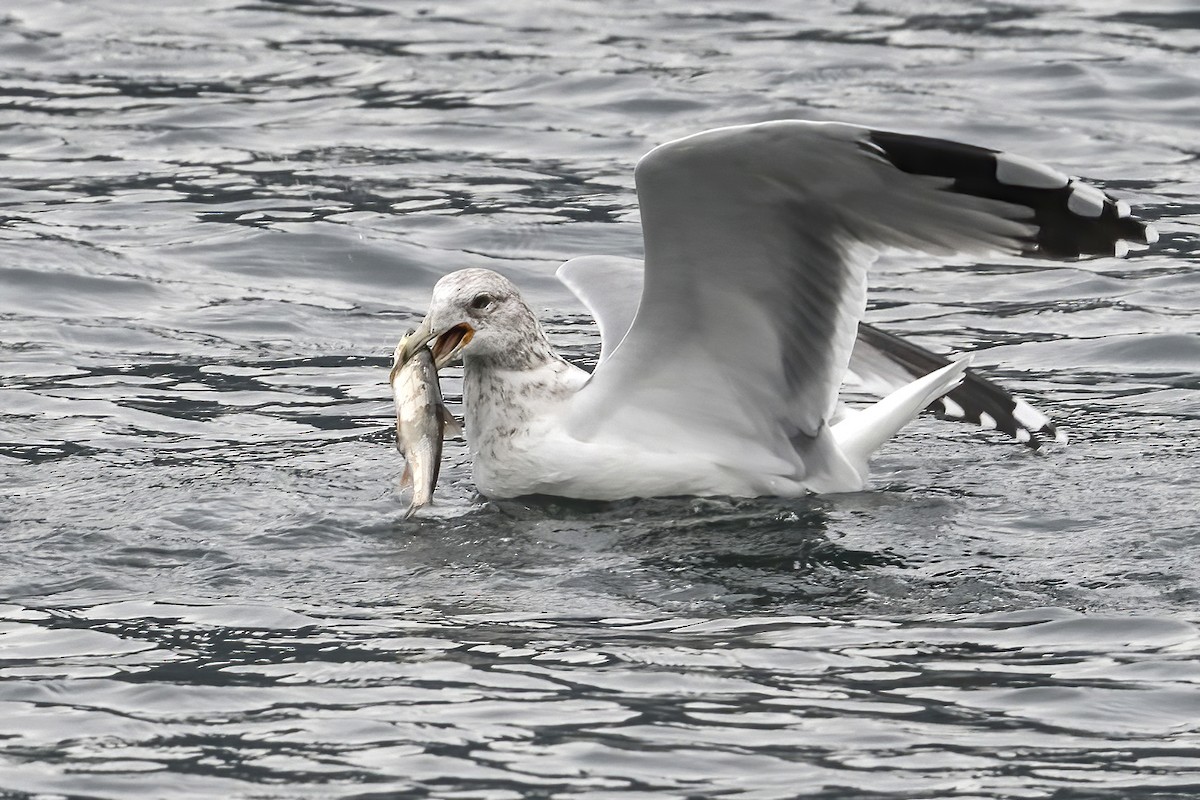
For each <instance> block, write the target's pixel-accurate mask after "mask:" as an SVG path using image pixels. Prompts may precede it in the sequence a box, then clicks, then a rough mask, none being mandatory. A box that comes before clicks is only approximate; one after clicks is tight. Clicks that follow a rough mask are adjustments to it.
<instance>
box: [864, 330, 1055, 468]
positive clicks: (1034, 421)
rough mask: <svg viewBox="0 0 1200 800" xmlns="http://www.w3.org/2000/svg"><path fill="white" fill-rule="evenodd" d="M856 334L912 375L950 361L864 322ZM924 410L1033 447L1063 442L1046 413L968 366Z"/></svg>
mask: <svg viewBox="0 0 1200 800" xmlns="http://www.w3.org/2000/svg"><path fill="white" fill-rule="evenodd" d="M858 338H859V340H860V341H861V342H862V343H863V344H865V345H867V346H868V347H870V348H873V349H874V350H876V351H878V352H880V353H883V354H885V355H886V356H887V358H888V359H889V360H890V361H892V362H893V363H895V364H897V365H898V366H900V367H901V368H902V369H903V370H904V371H905V372H907V373H908V374H909V375H910V376H912V377H913V378H914V379H915V378H919V377H921V376H923V375H927V374H929V373H930V372H933V371H934V370H937V369H941V368H942V367H944V366H945V365H947V364H949V363H950V361H949V360H948V359H946V358H944V357H942V356H939V355H938V354H936V353H934V352H931V351H929V350H926V349H925V348H923V347H921V346H920V345H916V344H913V343H912V342H910V341H908V340H907V339H902V338H900V337H899V336H897V335H895V334H894V333H888V332H887V331H884V330H881V329H879V328H876V327H875V326H874V325H869V324H867V323H865V322H860V323H859V325H858ZM856 346H857V345H856ZM926 411H927V412H931V413H934V414H937V415H938V416H940V417H943V418H945V419H952V420H958V421H962V422H970V423H973V424H975V425H978V426H980V427H982V428H986V429H994V430H998V431H1002V432H1003V433H1007V434H1008V435H1009V436H1011V437H1013V438H1014V439H1016V440H1018V441H1020V442H1023V443H1024V444H1026V445H1027V446H1029V447H1030V448H1032V449H1034V450H1037V449H1038V448H1040V447H1041V446H1042V444H1043V442H1046V441H1057V442H1065V441H1066V435H1065V434H1064V433H1063V432H1062V431H1060V430H1059V429H1058V428H1057V427H1056V426H1055V425H1054V423H1053V422H1051V421H1050V418H1049V417H1047V416H1046V415H1045V414H1043V413H1041V412H1040V411H1038V410H1037V409H1035V408H1033V407H1032V406H1030V405H1029V404H1028V403H1026V402H1025V401H1024V400H1021V399H1020V398H1017V397H1013V396H1012V395H1011V394H1010V393H1009V392H1008V391H1006V390H1005V389H1004V388H1002V387H1001V386H999V385H998V384H996V383H993V382H992V381H990V380H988V379H987V378H984V377H983V376H981V375H979V374H978V373H977V372H975V371H973V370H967V372H966V373H965V375H964V377H963V382H962V383H961V384H959V385H958V386H957V387H956V388H954V389H952V390H951V391H950V392H948V393H947V394H946V395H945V396H944V397H943V398H942V399H940V400H936V401H934V402H933V403H931V404H930V405H929V407H928V408H927V409H926Z"/></svg>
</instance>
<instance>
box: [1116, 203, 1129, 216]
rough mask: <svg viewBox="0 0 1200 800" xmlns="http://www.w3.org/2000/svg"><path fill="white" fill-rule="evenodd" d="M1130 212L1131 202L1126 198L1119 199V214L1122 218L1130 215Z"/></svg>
mask: <svg viewBox="0 0 1200 800" xmlns="http://www.w3.org/2000/svg"><path fill="white" fill-rule="evenodd" d="M1129 214H1130V209H1129V203H1126V202H1125V201H1124V200H1118V201H1117V216H1118V217H1121V218H1125V217H1128V216H1129Z"/></svg>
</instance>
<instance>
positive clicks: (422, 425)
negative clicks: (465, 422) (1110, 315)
mask: <svg viewBox="0 0 1200 800" xmlns="http://www.w3.org/2000/svg"><path fill="white" fill-rule="evenodd" d="M412 336H413V331H409V332H408V333H406V334H405V335H404V336H403V338H401V339H400V343H399V344H398V345H396V352H395V353H394V354H393V356H392V371H391V373H390V374H389V376H388V383H390V384H391V386H392V398H393V399H394V400H395V403H396V449H397V450H399V451H400V453H401V455H403V456H404V462H405V463H404V473H403V474H402V475H401V476H400V488H401V489H411V490H412V498H411V500H410V502H409V506H408V511H407V512H406V513H405V514H404V518H405V519H411V518H412V516H413V515H414V514H415V513H416V512H417V509H419V508H422V507H424V506H427V505H429V504H430V503H432V502H433V490H434V487H436V486H437V481H438V473H439V471H440V469H441V464H442V441H443V440H444V438H445V437H446V436H447V435H450V436H462V425H460V424H459V422H458V420H456V419H455V418H454V415H453V414H451V413H450V410H449V409H448V408H446V404H445V402H444V401H443V399H442V389H441V386H440V385H439V384H438V373H437V365H436V364H435V363H434V357H433V352H432V351H431V350H430V349H429V348H428V347H427V346H425V345H424V344H422V345H420V346H418V347H414V346H413V345H414V344H415V343H414V342H413V339H412Z"/></svg>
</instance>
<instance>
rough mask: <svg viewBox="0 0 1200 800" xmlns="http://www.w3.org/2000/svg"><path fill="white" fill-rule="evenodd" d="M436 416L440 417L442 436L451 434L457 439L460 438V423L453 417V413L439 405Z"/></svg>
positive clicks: (461, 427) (461, 432)
mask: <svg viewBox="0 0 1200 800" xmlns="http://www.w3.org/2000/svg"><path fill="white" fill-rule="evenodd" d="M438 416H440V417H441V418H442V436H443V437H447V436H453V437H455V438H457V439H461V438H462V435H463V426H462V423H461V422H459V421H458V420H457V419H455V418H454V415H453V414H451V413H450V409H448V408H446V407H445V406H444V405H439V406H438Z"/></svg>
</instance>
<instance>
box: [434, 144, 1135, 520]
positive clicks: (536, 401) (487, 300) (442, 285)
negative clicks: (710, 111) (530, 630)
mask: <svg viewBox="0 0 1200 800" xmlns="http://www.w3.org/2000/svg"><path fill="white" fill-rule="evenodd" d="M1060 178H1061V180H1060ZM1005 179H1008V180H1009V181H1011V182H1009V183H1006V182H1005ZM636 180H637V189H638V199H639V203H640V206H641V215H642V227H643V235H644V238H645V253H646V259H645V267H644V275H643V273H642V271H641V268H640V267H639V266H638V265H637V263H636V262H632V263H630V262H627V261H626V262H622V261H619V260H611V259H604V258H590V259H588V258H585V259H576V260H573V261H570V262H568V263H567V264H565V265H564V266H563V267H562V268H561V270H560V273H559V274H560V277H562V279H563V280H564V282H565V283H567V285H568V286H570V287H571V288H572V289H573V290H574V291H575V292H576V293H577V294H578V295H579V296H580V297H581V298H582V299H583V300H584V302H585V303H586V304H587V305H588V306H589V308H590V309H591V310H592V312H593V315H594V316H595V317H596V319H597V321H598V324H599V326H600V329H601V333H602V337H603V349H602V353H601V359H600V363H599V365H598V366H597V368H596V370H595V372H594V374H592V375H590V376H589V375H588V374H587V373H585V372H583V371H582V370H580V369H578V368H577V367H574V366H572V365H570V364H568V363H567V362H566V361H564V360H563V359H562V358H561V357H559V356H558V355H557V354H556V353H555V352H554V350H553V348H552V347H551V346H550V344H549V342H548V341H547V340H546V338H545V336H544V334H543V332H542V330H541V327H540V325H539V324H538V321H537V319H536V317H535V315H534V314H533V312H532V311H531V310H530V309H529V307H528V306H527V305H526V304H525V303H524V301H523V300H522V299H521V297H520V295H519V293H518V291H517V289H516V287H515V286H513V284H512V283H511V282H509V281H508V280H507V279H505V278H503V277H501V276H500V275H497V274H496V273H494V272H490V271H488V270H478V269H473V270H463V271H460V272H456V273H453V274H451V275H448V276H446V277H445V278H443V279H442V280H441V281H439V283H438V284H437V286H436V287H435V289H434V293H433V298H432V302H431V307H430V310H429V313H428V315H427V316H426V319H425V321H424V322H423V323H422V328H421V331H420V335H421V336H422V337H424V338H425V339H433V340H435V343H434V350H435V353H440V354H441V361H442V362H443V363H444V362H445V361H446V360H448V359H449V358H450V357H452V356H453V355H454V353H451V352H450V350H452V349H453V350H455V351H458V350H461V355H462V359H463V367H464V406H465V416H466V423H467V441H468V444H469V447H470V450H471V454H472V456H473V459H474V473H473V474H474V479H475V482H476V485H477V487H478V488H479V490H480V491H481V492H482V493H483V494H485V495H490V496H494V497H509V496H515V495H522V494H535V493H537V494H552V495H559V496H566V497H577V498H593V499H617V498H623V497H631V496H658V495H711V494H722V495H740V496H754V495H798V494H802V493H804V492H806V491H819V492H833V491H852V490H857V489H860V488H862V487H863V486H864V485H865V483H866V479H867V460H868V458H869V457H870V455H871V454H872V453H873V452H874V451H875V450H876V448H878V446H879V445H880V444H882V442H883V441H885V440H886V439H887V438H888V437H890V436H891V435H892V434H894V433H895V432H896V431H897V430H898V429H899V428H900V427H901V426H902V425H904V424H905V423H907V422H908V421H909V420H911V419H912V418H913V417H914V416H915V415H916V414H917V413H918V412H919V411H920V410H921V409H922V408H923V407H925V406H926V405H928V404H929V403H930V402H932V401H934V400H936V399H938V398H939V397H941V396H942V395H944V394H945V393H946V392H947V391H949V390H950V389H952V388H953V387H954V386H956V385H957V384H958V383H959V382H960V381H961V380H962V375H963V371H964V370H965V368H966V362H965V361H958V362H954V363H952V364H949V365H947V366H945V367H941V368H940V369H937V370H935V371H933V372H932V374H930V375H928V376H925V377H921V378H918V379H917V380H915V381H912V382H910V383H908V384H907V385H905V386H902V387H900V388H899V389H898V390H897V391H896V392H894V393H892V394H891V395H889V396H888V397H887V398H885V399H884V400H883V401H881V402H880V403H878V404H876V405H874V406H870V407H868V408H867V409H865V410H863V411H860V412H855V413H850V414H848V415H844V416H843V418H841V420H840V421H836V422H835V412H836V411H837V400H838V390H839V386H840V385H841V383H842V380H843V378H844V377H845V375H846V373H847V369H848V367H849V364H850V359H851V353H852V351H853V349H854V346H855V340H856V338H857V336H858V333H857V331H858V326H859V322H860V320H861V318H862V315H863V311H864V308H865V303H866V286H867V269H868V267H869V265H870V264H871V262H872V261H873V260H874V258H875V256H876V254H877V253H878V252H879V250H881V249H883V248H887V247H901V248H907V249H916V250H922V251H926V252H931V253H951V252H974V253H982V252H995V251H999V252H1006V253H1015V254H1024V255H1049V256H1058V257H1070V256H1078V255H1080V254H1091V253H1097V252H1107V253H1109V254H1111V253H1113V252H1114V251H1115V250H1116V249H1117V244H1116V243H1117V241H1118V240H1120V239H1123V238H1131V239H1135V241H1137V242H1138V243H1142V242H1146V241H1148V240H1149V239H1150V234H1147V233H1145V231H1146V230H1147V229H1146V228H1145V226H1143V225H1142V223H1140V222H1137V221H1136V220H1132V219H1129V218H1127V217H1118V213H1117V209H1118V207H1117V205H1116V201H1114V200H1112V199H1110V198H1107V197H1106V196H1105V195H1104V194H1103V193H1101V192H1099V191H1098V190H1095V189H1092V188H1091V187H1085V186H1083V185H1082V184H1079V183H1078V182H1077V181H1073V180H1069V179H1067V178H1066V176H1060V175H1059V174H1058V173H1056V172H1054V171H1053V170H1050V169H1048V168H1045V167H1042V166H1041V165H1038V164H1036V163H1035V162H1031V161H1028V160H1027V159H1017V158H1016V157H1010V156H1007V155H1005V154H998V153H995V152H994V151H989V150H983V149H981V148H973V147H970V146H967V145H957V144H954V143H949V142H941V141H939V140H931V139H924V138H921V137H906V136H903V135H900V134H888V133H884V132H879V131H872V130H869V129H866V128H860V127H856V126H851V125H844V124H837V123H811V122H799V121H779V122H770V123H762V124H758V125H749V126H740V127H733V128H722V129H717V130H713V131H707V132H704V133H700V134H696V135H694V136H690V137H687V138H684V139H680V140H677V141H674V142H670V143H668V144H666V145H663V146H661V147H658V148H656V149H655V150H653V151H651V152H650V153H649V154H648V155H647V156H645V157H644V158H643V159H642V160H641V161H640V162H639V164H638V167H637V171H636ZM1085 190H1086V191H1085ZM1092 193H1095V194H1092ZM1096 195H1098V196H1099V197H1100V201H1099V209H1100V211H1099V213H1097V211H1096V209H1097V201H1096ZM1105 248H1107V249H1105ZM635 293H636V294H635ZM639 295H640V302H639V303H638V304H637V306H636V314H634V313H633V311H632V309H633V303H632V302H631V301H630V298H631V297H637V296H639ZM456 345H457V347H456ZM992 422H993V424H995V419H994V418H993V419H992ZM1026 438H1028V437H1026Z"/></svg>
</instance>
